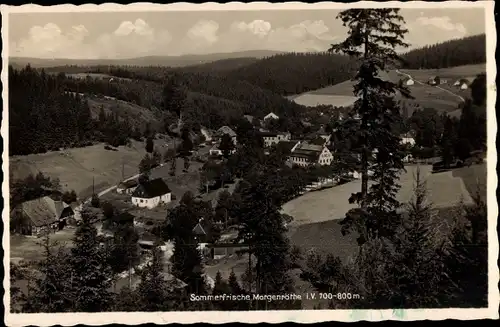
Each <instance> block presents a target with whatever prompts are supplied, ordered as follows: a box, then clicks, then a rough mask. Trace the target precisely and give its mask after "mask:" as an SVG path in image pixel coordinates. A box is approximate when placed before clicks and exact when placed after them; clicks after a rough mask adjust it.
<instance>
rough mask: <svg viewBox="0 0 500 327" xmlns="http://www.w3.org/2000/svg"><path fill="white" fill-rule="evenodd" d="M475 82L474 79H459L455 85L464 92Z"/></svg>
mask: <svg viewBox="0 0 500 327" xmlns="http://www.w3.org/2000/svg"><path fill="white" fill-rule="evenodd" d="M473 81H474V78H470V77H466V78H461V79H459V80H458V81H456V82H455V83H454V84H453V85H454V86H458V87H459V88H460V89H462V90H467V89H468V88H469V87H470V85H471V84H472V82H473Z"/></svg>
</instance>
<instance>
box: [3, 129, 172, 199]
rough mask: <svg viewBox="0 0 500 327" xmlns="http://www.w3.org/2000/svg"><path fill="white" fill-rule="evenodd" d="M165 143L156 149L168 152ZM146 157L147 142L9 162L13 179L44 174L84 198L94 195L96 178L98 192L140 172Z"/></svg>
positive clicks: (18, 157) (157, 144)
mask: <svg viewBox="0 0 500 327" xmlns="http://www.w3.org/2000/svg"><path fill="white" fill-rule="evenodd" d="M165 143H166V141H165V140H161V139H157V140H155V146H156V147H157V148H159V149H161V150H160V151H161V152H164V150H163V149H164V146H163V145H164V144H165ZM145 154H146V149H145V143H144V142H138V141H131V143H130V146H120V147H118V148H117V151H111V150H106V149H105V148H104V144H102V143H100V144H95V145H92V146H88V147H83V148H72V149H66V150H63V151H52V152H47V153H42V154H30V155H26V156H12V157H10V159H9V172H10V173H11V178H15V179H20V178H25V177H26V176H28V175H29V174H34V175H36V174H37V173H38V172H42V173H43V174H44V175H46V176H48V177H50V178H58V179H59V180H60V183H61V187H62V188H63V190H75V192H76V193H77V195H78V197H79V198H80V199H84V198H87V197H89V196H91V195H92V178H94V182H95V189H96V190H102V189H104V188H106V187H110V186H112V185H116V184H117V183H119V182H120V181H121V180H122V165H123V171H124V175H125V177H130V176H134V175H136V174H138V173H139V171H138V166H139V162H140V161H141V160H142V158H143V157H144V155H145Z"/></svg>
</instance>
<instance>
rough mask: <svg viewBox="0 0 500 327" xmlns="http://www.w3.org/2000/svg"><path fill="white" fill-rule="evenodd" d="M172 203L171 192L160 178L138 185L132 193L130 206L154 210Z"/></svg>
mask: <svg viewBox="0 0 500 327" xmlns="http://www.w3.org/2000/svg"><path fill="white" fill-rule="evenodd" d="M170 201H172V192H171V191H170V188H169V187H168V185H167V184H166V183H165V181H163V179H161V178H157V179H153V180H150V181H148V182H146V183H143V184H139V186H137V188H136V189H135V191H134V192H133V193H132V204H134V205H136V206H138V207H141V208H149V209H152V208H155V207H157V206H158V205H160V204H161V203H165V204H166V203H169V202H170Z"/></svg>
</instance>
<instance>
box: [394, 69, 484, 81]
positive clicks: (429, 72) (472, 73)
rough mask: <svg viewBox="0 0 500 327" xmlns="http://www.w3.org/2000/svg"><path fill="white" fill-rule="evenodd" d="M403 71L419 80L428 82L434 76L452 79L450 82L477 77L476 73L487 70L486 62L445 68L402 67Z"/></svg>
mask: <svg viewBox="0 0 500 327" xmlns="http://www.w3.org/2000/svg"><path fill="white" fill-rule="evenodd" d="M400 71H401V72H403V73H406V74H409V75H411V76H412V77H413V78H414V79H416V80H417V81H422V82H427V81H428V80H429V78H430V77H432V76H439V77H440V78H446V79H451V80H450V81H448V82H449V83H452V84H453V83H454V82H455V81H456V80H457V79H459V78H467V77H476V75H478V74H481V73H485V72H486V64H477V65H465V66H457V67H451V68H443V69H401V70H400Z"/></svg>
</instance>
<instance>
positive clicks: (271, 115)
mask: <svg viewBox="0 0 500 327" xmlns="http://www.w3.org/2000/svg"><path fill="white" fill-rule="evenodd" d="M279 118H280V117H279V116H278V115H276V114H275V113H274V112H270V113H268V114H267V115H266V116H265V117H264V121H266V120H268V119H279Z"/></svg>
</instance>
